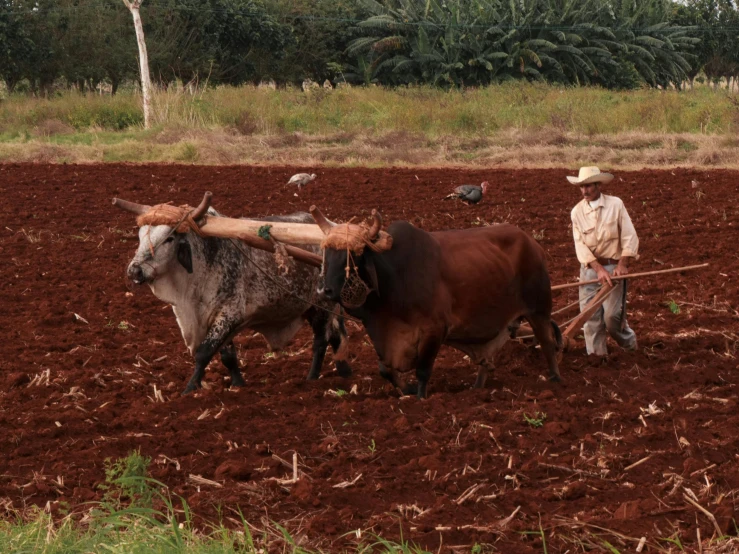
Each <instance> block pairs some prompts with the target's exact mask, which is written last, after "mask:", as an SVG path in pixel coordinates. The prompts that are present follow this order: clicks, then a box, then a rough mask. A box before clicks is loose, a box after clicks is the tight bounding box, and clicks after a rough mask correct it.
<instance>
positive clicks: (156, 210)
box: [136, 203, 203, 237]
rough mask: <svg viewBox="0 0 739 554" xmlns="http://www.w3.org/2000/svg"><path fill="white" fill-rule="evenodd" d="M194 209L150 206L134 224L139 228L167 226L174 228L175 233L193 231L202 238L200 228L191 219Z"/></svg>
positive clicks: (184, 206) (170, 205)
mask: <svg viewBox="0 0 739 554" xmlns="http://www.w3.org/2000/svg"><path fill="white" fill-rule="evenodd" d="M194 211H195V208H193V207H192V206H189V205H187V204H183V205H181V206H175V205H173V204H170V203H167V204H157V205H155V206H152V207H151V208H150V209H149V211H147V212H146V213H143V214H141V215H139V216H138V217H137V218H136V224H137V225H138V226H139V227H143V226H144V225H151V226H156V225H167V226H169V227H172V228H174V230H175V232H177V233H187V232H188V231H193V232H195V233H196V234H197V235H199V236H201V237H202V236H203V233H202V231H201V230H200V226H199V225H198V223H197V221H195V218H194V217H193V212H194Z"/></svg>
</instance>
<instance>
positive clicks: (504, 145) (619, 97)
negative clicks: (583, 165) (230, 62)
mask: <svg viewBox="0 0 739 554" xmlns="http://www.w3.org/2000/svg"><path fill="white" fill-rule="evenodd" d="M139 103H140V99H139V97H138V96H137V95H136V93H135V92H134V91H124V92H122V93H120V94H117V95H115V96H109V95H102V96H101V95H81V94H77V93H74V92H68V93H65V94H63V95H61V96H57V97H53V98H51V99H38V98H31V97H27V96H19V95H10V96H9V97H8V98H7V99H5V100H3V101H2V102H0V160H3V161H14V160H15V161H18V160H24V161H35V160H45V161H67V162H78V161H142V162H146V161H148V162H156V161H180V162H198V163H285V162H286V161H289V162H293V163H303V164H306V163H307V164H313V165H316V164H339V165H352V164H353V165H383V164H414V165H447V164H455V163H465V164H470V163H473V164H501V163H508V161H510V160H514V161H513V162H511V163H515V164H519V163H527V159H522V158H521V155H522V153H524V151H525V154H526V156H528V157H531V158H533V159H534V160H535V161H538V162H539V163H544V164H546V165H551V164H552V163H553V161H554V160H561V161H563V162H564V163H567V164H569V163H571V162H576V161H577V160H579V159H583V160H584V159H585V158H588V157H592V158H594V161H597V160H598V159H602V155H601V154H600V153H598V152H593V151H592V148H593V147H602V148H604V149H606V150H608V149H611V150H613V149H617V150H624V149H626V150H640V151H644V152H646V153H647V154H649V156H646V157H645V158H644V159H643V160H642V163H644V164H647V165H650V164H656V165H664V164H668V165H669V164H676V163H677V164H679V163H685V164H693V165H705V164H707V165H723V166H727V165H732V164H735V163H737V160H739V153H736V152H734V150H736V149H737V148H739V143H737V141H736V138H735V136H736V133H737V131H739V101H737V99H736V97H735V96H732V95H731V94H729V93H728V92H727V91H726V90H722V89H719V90H714V89H712V88H710V87H696V89H695V90H692V91H684V92H678V91H675V90H655V89H643V90H637V91H623V92H617V91H610V90H604V89H599V88H584V87H583V88H565V87H558V86H553V85H546V84H528V83H521V82H516V83H507V84H503V85H497V86H490V87H485V88H473V89H465V90H451V91H444V90H442V89H438V88H432V87H413V88H405V87H401V88H396V89H387V88H383V87H354V88H341V89H336V90H327V89H323V88H317V89H312V90H310V91H308V92H303V91H302V90H299V89H295V88H288V89H280V90H276V91H275V90H270V89H263V88H257V87H253V86H243V87H225V86H223V87H216V88H206V89H200V90H195V91H193V92H188V91H187V90H184V89H182V88H179V89H176V88H175V87H170V88H169V89H168V90H167V91H159V92H157V93H156V94H155V98H154V117H153V120H154V127H153V128H152V129H150V130H144V129H143V122H142V115H141V107H140V105H139ZM540 147H547V148H549V150H551V149H553V148H555V149H556V148H560V149H562V148H568V149H569V150H570V151H573V152H575V151H581V150H582V149H590V150H588V152H589V153H587V154H584V155H583V156H580V155H579V154H578V155H577V156H574V157H573V155H572V152H570V154H569V159H563V158H562V155H561V153H559V154H558V153H556V152H550V151H546V152H542V153H541V155H536V156H533V155H532V154H533V153H534V152H535V150H536V149H537V148H540ZM664 148H667V149H668V150H670V152H671V153H669V154H666V155H663V154H660V155H659V156H655V152H656V151H659V150H660V149H664ZM522 149H523V150H522ZM573 149H574V150H573ZM727 149H728V150H730V152H728V153H727ZM712 152H719V154H718V155H714V154H712ZM735 154H736V155H735ZM578 156H580V157H578ZM652 158H653V159H652ZM621 159H623V160H624V161H625V160H627V159H631V160H634V159H635V158H634V156H632V155H630V154H629V155H626V156H615V157H613V158H612V159H610V161H611V162H612V163H613V164H616V165H618V164H619V163H622V162H621V161H620V160H621ZM637 163H638V162H637Z"/></svg>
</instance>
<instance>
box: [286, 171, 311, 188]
mask: <svg viewBox="0 0 739 554" xmlns="http://www.w3.org/2000/svg"><path fill="white" fill-rule="evenodd" d="M315 179H316V174H315V173H311V174H310V175H308V174H307V173H296V174H295V175H293V176H292V177H290V180H289V181H288V182H287V184H288V185H298V190H300V189H301V188H303V187H304V186H305V185H307V184H308V183H310V182H311V181H314V180H315Z"/></svg>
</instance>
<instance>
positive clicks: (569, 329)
mask: <svg viewBox="0 0 739 554" xmlns="http://www.w3.org/2000/svg"><path fill="white" fill-rule="evenodd" d="M703 267H708V264H707V263H705V264H697V265H688V266H683V267H673V268H670V269H660V270H656V271H644V272H641V273H630V274H629V275H623V276H619V277H614V276H611V281H623V280H624V279H637V278H639V277H647V276H649V275H663V274H665V273H676V272H678V271H690V270H693V269H700V268H703ZM598 282H599V281H598V279H593V280H591V281H579V282H576V283H565V284H564V285H555V286H553V287H552V290H553V291H555V290H562V289H567V288H572V287H580V286H582V285H593V284H595V283H598ZM616 287H617V285H615V284H614V285H608V284H604V285H603V286H601V287H600V289H598V291H597V292H596V293H595V295H593V296H592V297H591V298H590V299H589V300H588V302H587V304H586V305H585V309H584V310H583V311H581V312H580V313H579V314H578V315H576V316H575V317H573V318H572V319H570V320H568V321H566V322H564V323H563V324H562V325H560V328H563V329H562V349H563V350H564V351H565V352H566V351H567V350H568V349H569V347H570V345H571V342H572V339H574V338H575V335H576V334H577V333H578V332H579V331H580V330H581V329H582V326H583V325H584V324H585V322H586V321H587V320H588V319H590V318H591V317H592V315H593V314H594V313H595V312H596V311H597V310H598V308H600V307H601V306H602V305H603V302H605V301H606V299H607V298H608V296H609V295H610V294H611V293H612V292H613V291H614V290H616ZM579 304H580V300H579V299H578V300H577V301H575V302H573V303H571V304H568V305H567V306H565V307H564V308H560V309H559V310H556V311H554V312H552V316H555V315H557V314H560V313H563V312H566V311H567V310H568V309H570V308H573V307H574V306H577V305H579ZM532 333H533V331H532V329H531V327H529V326H528V325H521V326H520V327H519V328H518V331H517V337H516V338H518V339H519V340H522V341H526V340H533V339H534V335H533V334H532ZM519 334H520V335H519Z"/></svg>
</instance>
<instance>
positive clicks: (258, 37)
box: [0, 0, 739, 94]
mask: <svg viewBox="0 0 739 554" xmlns="http://www.w3.org/2000/svg"><path fill="white" fill-rule="evenodd" d="M141 17H142V19H143V22H144V30H145V34H146V43H147V48H148V51H149V65H150V68H151V75H152V79H153V80H154V82H155V83H156V84H157V85H158V86H160V87H167V86H168V85H169V84H170V83H172V82H175V81H177V80H181V81H183V82H190V81H200V82H205V81H207V82H209V83H212V84H229V85H240V84H244V83H255V84H256V83H258V82H260V81H264V80H274V81H276V82H277V84H286V83H296V84H297V83H300V82H301V81H303V80H304V79H306V78H310V79H312V80H314V81H319V82H322V81H324V80H325V79H329V80H331V81H333V82H334V83H336V82H342V81H346V82H348V83H359V84H372V83H375V84H381V85H388V86H400V85H408V84H430V85H436V86H443V87H460V86H480V85H486V84H491V83H498V82H502V81H507V80H514V79H526V80H532V81H546V82H551V83H559V84H563V85H575V86H577V85H589V84H595V85H600V86H603V87H606V88H637V87H642V86H652V87H656V86H661V87H668V86H674V87H677V88H682V87H683V86H684V85H685V84H686V83H691V84H692V82H693V80H694V79H695V78H696V76H697V75H699V74H701V72H702V73H703V74H705V76H706V77H707V78H708V79H709V80H711V81H713V82H719V81H721V82H725V83H726V82H728V83H729V84H731V83H732V82H736V79H737V78H738V77H739V9H737V5H736V4H735V2H734V0H684V1H680V2H677V1H673V0H144V2H143V4H142V6H141ZM0 77H1V78H2V79H3V80H4V81H5V84H6V85H7V87H8V89H9V90H10V91H14V90H19V87H20V88H23V87H25V89H26V90H28V91H29V92H32V93H35V94H49V93H50V92H51V91H52V90H53V89H54V87H59V86H67V87H76V88H78V89H79V90H83V91H84V90H94V89H96V87H97V86H98V85H99V84H101V83H106V84H107V85H109V86H110V87H111V88H112V92H113V93H115V92H116V91H117V90H118V88H119V87H120V86H121V84H123V83H126V82H131V81H135V80H136V79H137V78H138V68H137V48H136V38H135V35H134V30H133V25H132V22H131V17H130V14H129V12H128V10H127V9H126V7H125V6H124V4H123V3H122V2H121V0H0ZM60 83H61V85H60Z"/></svg>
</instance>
